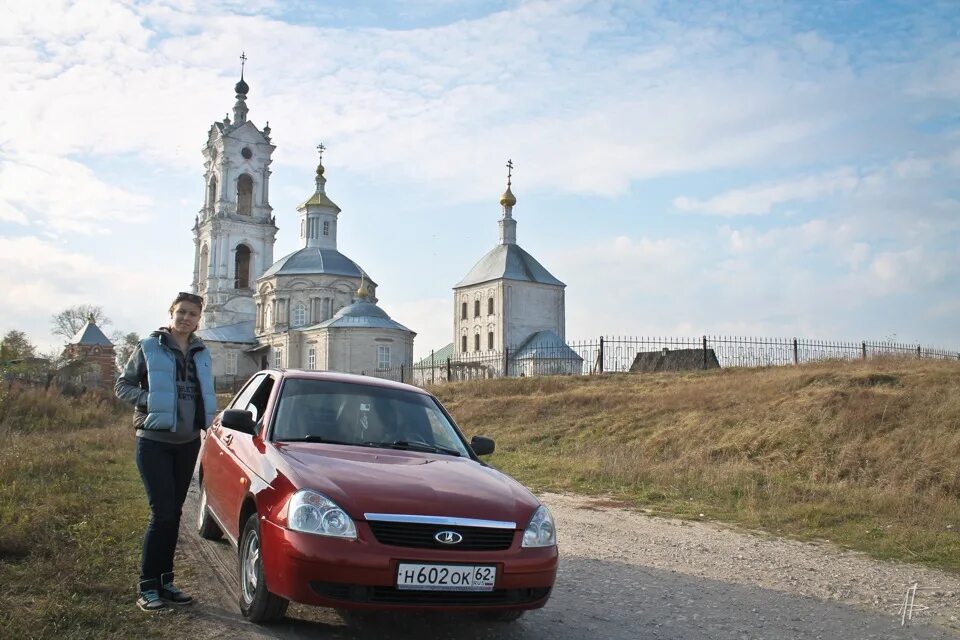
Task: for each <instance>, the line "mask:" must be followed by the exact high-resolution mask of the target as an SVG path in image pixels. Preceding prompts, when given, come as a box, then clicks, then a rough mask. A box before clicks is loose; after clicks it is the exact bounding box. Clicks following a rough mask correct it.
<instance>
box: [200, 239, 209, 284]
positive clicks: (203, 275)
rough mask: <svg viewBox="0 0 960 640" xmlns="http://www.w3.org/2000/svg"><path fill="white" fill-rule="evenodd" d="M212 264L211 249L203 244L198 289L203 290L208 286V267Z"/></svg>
mask: <svg viewBox="0 0 960 640" xmlns="http://www.w3.org/2000/svg"><path fill="white" fill-rule="evenodd" d="M209 266H210V249H208V248H207V245H203V247H202V248H201V249H200V270H199V271H198V272H197V289H199V290H200V291H203V290H204V289H206V288H207V269H208V268H209Z"/></svg>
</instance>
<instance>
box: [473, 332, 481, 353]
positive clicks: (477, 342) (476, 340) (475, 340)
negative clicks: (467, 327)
mask: <svg viewBox="0 0 960 640" xmlns="http://www.w3.org/2000/svg"><path fill="white" fill-rule="evenodd" d="M473 350H474V351H480V334H479V333H478V334H476V335H474V336H473Z"/></svg>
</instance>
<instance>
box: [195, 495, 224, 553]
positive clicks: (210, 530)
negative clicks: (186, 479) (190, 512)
mask: <svg viewBox="0 0 960 640" xmlns="http://www.w3.org/2000/svg"><path fill="white" fill-rule="evenodd" d="M199 503H200V506H199V507H198V508H197V533H199V534H200V537H201V538H203V539H204V540H219V539H220V538H222V537H223V531H221V530H220V525H218V524H217V521H216V520H214V519H213V516H211V515H210V508H209V507H208V506H207V488H206V487H205V486H203V484H202V483H201V485H200V499H199Z"/></svg>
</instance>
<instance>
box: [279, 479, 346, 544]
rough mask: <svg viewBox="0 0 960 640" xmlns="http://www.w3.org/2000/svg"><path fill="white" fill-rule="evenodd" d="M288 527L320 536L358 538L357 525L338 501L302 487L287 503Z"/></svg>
mask: <svg viewBox="0 0 960 640" xmlns="http://www.w3.org/2000/svg"><path fill="white" fill-rule="evenodd" d="M287 527H288V528H289V529H291V530H292V531H302V532H304V533H315V534H317V535H320V536H333V537H335V538H349V539H350V540H356V539H357V526H356V525H355V524H353V519H352V518H351V517H350V516H348V515H347V512H346V511H344V510H343V509H341V508H340V507H339V506H337V503H336V502H334V501H333V500H331V499H330V498H328V497H327V496H325V495H323V494H322V493H317V492H316V491H311V490H310V489H301V490H300V491H297V492H296V493H295V494H293V497H292V498H290V503H289V504H288V505H287Z"/></svg>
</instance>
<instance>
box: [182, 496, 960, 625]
mask: <svg viewBox="0 0 960 640" xmlns="http://www.w3.org/2000/svg"><path fill="white" fill-rule="evenodd" d="M542 499H543V500H544V502H546V503H547V504H548V505H549V506H550V508H551V510H552V511H553V513H554V515H555V517H556V519H557V523H558V531H559V535H560V553H561V567H560V572H559V575H558V579H557V585H556V588H555V590H554V594H553V597H552V598H551V600H550V602H549V603H548V604H547V606H546V607H545V608H543V609H541V610H538V611H533V612H529V613H527V615H525V616H524V617H523V618H521V619H520V620H519V621H518V622H515V623H512V624H501V623H488V622H484V621H481V620H478V619H477V618H475V617H471V616H452V615H427V616H423V615H363V616H350V615H346V616H341V615H340V614H338V613H337V612H335V611H332V610H329V609H319V608H314V607H305V606H299V605H291V607H290V610H289V612H288V618H289V619H288V620H287V621H285V622H284V623H282V624H279V625H274V626H271V627H257V626H255V625H251V624H249V623H247V622H245V621H244V620H243V619H242V618H241V617H240V615H239V612H238V610H237V606H236V588H237V582H236V569H235V567H236V554H235V552H234V550H233V548H232V547H231V546H230V545H229V544H228V543H226V542H220V543H210V542H207V541H204V540H201V539H200V538H199V537H198V536H197V535H196V533H195V532H194V531H193V530H192V521H193V515H194V513H195V509H196V494H195V490H191V494H190V496H189V497H188V500H187V504H186V505H185V508H184V520H185V522H184V531H183V532H182V534H181V545H180V549H179V551H178V553H180V554H181V559H180V560H179V561H180V562H181V563H182V564H183V565H185V566H186V567H188V570H187V571H186V572H184V573H185V575H184V578H185V582H184V586H185V587H189V588H190V589H192V592H193V593H196V594H197V595H198V604H196V605H194V606H192V607H190V608H189V609H188V610H186V611H184V612H183V613H185V614H187V615H189V616H190V617H191V619H192V620H191V622H194V623H195V625H194V627H195V633H194V634H192V635H193V640H205V639H207V638H221V637H229V638H231V639H232V640H246V639H249V638H282V639H301V638H342V639H354V638H398V639H402V638H410V639H414V638H415V639H416V640H423V639H424V638H431V639H432V638H450V639H456V640H471V639H480V638H491V639H492V638H503V639H507V640H509V639H520V638H523V639H530V640H533V639H543V640H558V639H577V640H580V639H583V638H598V639H604V640H606V639H610V640H637V639H638V638H651V639H652V638H656V639H663V640H666V639H675V640H681V639H683V640H725V639H728V638H729V639H733V640H744V639H750V640H760V639H762V638H766V639H770V640H774V639H775V640H794V639H795V640H807V639H809V640H833V639H835V638H845V639H846V638H850V639H862V640H869V639H878V640H879V639H881V638H882V639H884V640H889V639H900V638H902V639H908V638H909V639H937V640H948V639H951V638H953V639H957V638H960V622H958V617H960V603H958V594H960V579H958V577H957V576H951V575H949V574H944V573H942V572H937V571H933V570H929V569H923V568H919V567H916V566H913V565H906V564H897V563H885V562H878V561H875V560H871V559H869V558H867V557H866V556H863V555H861V554H856V553H850V552H844V551H840V550H837V549H836V548H834V547H832V546H831V545H829V544H826V543H824V544H810V543H802V542H795V541H790V540H782V539H778V538H772V537H769V536H763V535H753V534H750V533H744V532H738V531H734V530H732V529H729V528H725V527H722V526H719V525H716V524H713V523H700V522H693V523H691V522H685V521H679V520H670V519H664V518H658V517H650V516H648V515H645V514H643V513H641V512H638V511H636V510H629V509H623V508H620V507H618V506H616V505H614V504H611V503H609V502H605V501H602V500H596V499H591V498H584V497H579V496H572V495H558V494H546V495H543V496H542ZM914 582H918V583H919V584H920V587H921V588H922V589H926V588H933V590H921V591H918V592H917V597H916V605H918V606H921V605H922V606H926V607H929V610H927V611H925V612H923V614H922V615H918V616H917V617H915V618H914V620H913V621H912V623H909V624H908V626H907V627H906V628H902V627H901V626H900V617H899V615H897V608H898V606H899V604H900V602H902V600H903V596H904V593H905V592H906V589H907V587H908V586H909V585H910V584H912V583H914Z"/></svg>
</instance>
